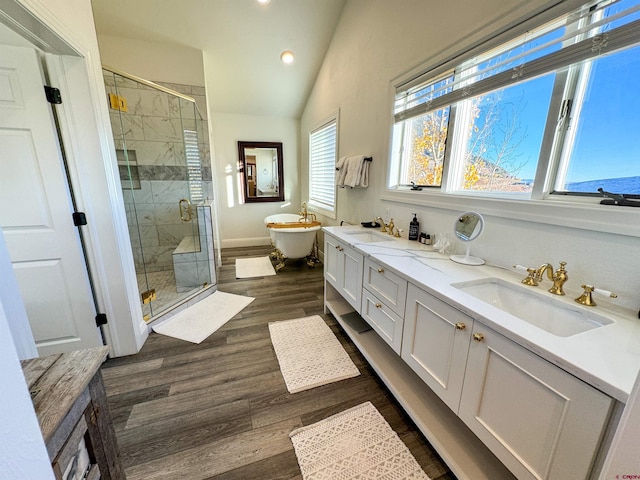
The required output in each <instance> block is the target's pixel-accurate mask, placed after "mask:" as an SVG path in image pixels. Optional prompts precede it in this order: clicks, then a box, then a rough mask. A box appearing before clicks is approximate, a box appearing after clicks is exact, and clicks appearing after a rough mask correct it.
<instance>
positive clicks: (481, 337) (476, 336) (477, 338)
mask: <svg viewBox="0 0 640 480" xmlns="http://www.w3.org/2000/svg"><path fill="white" fill-rule="evenodd" d="M473 339H474V340H475V341H476V342H478V343H479V342H481V341H483V340H484V335H483V334H481V333H474V334H473Z"/></svg>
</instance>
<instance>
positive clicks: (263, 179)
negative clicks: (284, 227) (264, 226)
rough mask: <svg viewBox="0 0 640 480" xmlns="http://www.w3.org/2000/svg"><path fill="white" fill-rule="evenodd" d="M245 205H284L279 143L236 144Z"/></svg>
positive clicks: (280, 145)
mask: <svg viewBox="0 0 640 480" xmlns="http://www.w3.org/2000/svg"><path fill="white" fill-rule="evenodd" d="M238 159H239V162H240V168H241V172H242V175H241V180H242V184H243V188H244V201H245V202H247V203H252V202H282V201H284V172H283V160H282V142H241V141H239V142H238Z"/></svg>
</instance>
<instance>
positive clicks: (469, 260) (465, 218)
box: [449, 212, 484, 265]
mask: <svg viewBox="0 0 640 480" xmlns="http://www.w3.org/2000/svg"><path fill="white" fill-rule="evenodd" d="M482 230H484V218H482V215H480V214H479V213H477V212H465V213H463V214H462V215H459V216H458V217H457V218H456V221H455V222H454V224H453V233H455V235H456V237H458V240H462V241H463V242H465V243H466V244H467V251H466V253H465V254H464V255H451V256H450V257H449V258H450V259H451V260H453V261H454V262H456V263H462V264H464V265H483V264H484V260H483V259H482V258H478V257H472V256H471V255H469V251H470V250H471V242H473V241H474V240H475V239H477V238H478V237H479V236H480V234H481V233H482Z"/></svg>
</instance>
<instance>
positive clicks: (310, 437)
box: [289, 402, 429, 480]
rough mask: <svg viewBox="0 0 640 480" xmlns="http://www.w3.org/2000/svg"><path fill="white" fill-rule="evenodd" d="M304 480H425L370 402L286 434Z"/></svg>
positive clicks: (408, 453) (405, 449) (407, 451)
mask: <svg viewBox="0 0 640 480" xmlns="http://www.w3.org/2000/svg"><path fill="white" fill-rule="evenodd" d="M289 436H290V437H291V442H292V443H293V448H294V450H295V452H296V457H298V464H299V465H300V470H301V471H302V478H303V479H304V480H334V479H336V478H340V479H344V480H348V479H355V478H357V479H361V480H378V479H380V480H382V479H384V480H409V479H422V480H428V479H429V477H428V476H427V474H426V473H424V471H423V470H422V468H421V467H420V465H419V464H418V462H417V461H416V459H415V458H414V457H413V455H411V452H410V451H409V449H408V448H407V446H406V445H405V444H404V443H403V442H402V440H400V437H398V435H397V434H396V432H394V431H393V430H392V429H391V427H390V426H389V424H388V423H387V421H386V420H385V419H384V417H383V416H382V415H381V414H380V412H378V410H376V408H375V407H374V406H373V405H372V404H371V402H366V403H363V404H361V405H358V406H357V407H353V408H350V409H349V410H345V411H344V412H341V413H338V414H336V415H333V416H332V417H329V418H327V419H325V420H322V421H320V422H318V423H314V424H313V425H309V426H307V427H302V428H298V429H296V430H294V431H293V432H291V434H290V435H289Z"/></svg>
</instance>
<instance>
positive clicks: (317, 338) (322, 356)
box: [269, 315, 360, 393]
mask: <svg viewBox="0 0 640 480" xmlns="http://www.w3.org/2000/svg"><path fill="white" fill-rule="evenodd" d="M269 333H270V334H271V343H273V348H274V350H275V351H276V356H277V357H278V363H279V364H280V371H281V372H282V376H283V377H284V381H285V383H286V384H287V390H289V392H290V393H296V392H301V391H303V390H308V389H310V388H313V387H319V386H320V385H326V384H327V383H332V382H337V381H338V380H344V379H346V378H351V377H356V376H358V375H360V371H359V370H358V367H356V366H355V364H354V363H353V362H352V361H351V359H350V358H349V354H348V353H347V352H346V351H345V350H344V348H342V345H340V342H339V341H338V339H337V338H336V336H335V335H334V334H333V332H332V331H331V329H330V328H329V327H328V326H327V324H326V323H325V322H324V320H323V319H322V317H321V316H319V315H314V316H312V317H304V318H297V319H295V320H285V321H282V322H274V323H270V324H269Z"/></svg>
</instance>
